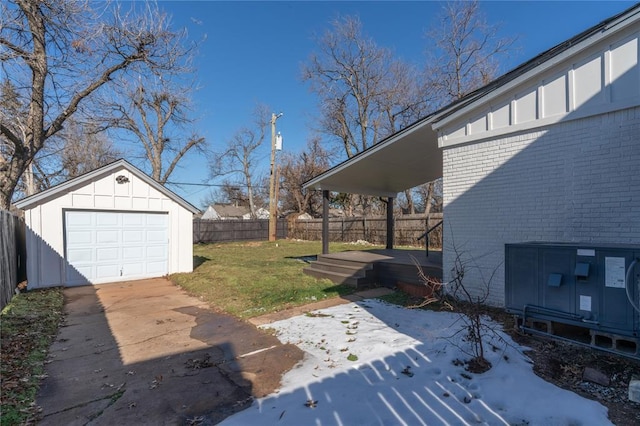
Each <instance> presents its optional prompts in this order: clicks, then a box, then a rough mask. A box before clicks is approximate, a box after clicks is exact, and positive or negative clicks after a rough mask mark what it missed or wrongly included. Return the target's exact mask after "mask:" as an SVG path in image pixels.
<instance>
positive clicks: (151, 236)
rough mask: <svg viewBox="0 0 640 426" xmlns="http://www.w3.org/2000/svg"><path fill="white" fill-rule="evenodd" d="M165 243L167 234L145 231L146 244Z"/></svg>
mask: <svg viewBox="0 0 640 426" xmlns="http://www.w3.org/2000/svg"><path fill="white" fill-rule="evenodd" d="M165 241H167V233H166V232H165V231H157V230H153V231H147V242H149V243H164V242H165Z"/></svg>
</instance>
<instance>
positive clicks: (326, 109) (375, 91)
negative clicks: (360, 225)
mask: <svg viewBox="0 0 640 426" xmlns="http://www.w3.org/2000/svg"><path fill="white" fill-rule="evenodd" d="M332 25H333V27H332V29H331V30H330V31H327V32H326V33H325V34H324V36H323V37H321V38H319V39H318V41H317V42H318V49H319V53H317V54H314V55H312V56H311V57H310V59H309V62H308V64H307V65H306V66H305V68H304V70H303V79H304V80H305V81H307V82H309V83H310V87H311V90H312V91H313V92H314V93H315V94H316V95H318V97H319V101H320V102H319V103H320V110H321V118H320V121H319V126H320V129H319V130H320V131H321V132H322V133H325V134H328V135H330V136H331V137H333V138H334V140H336V141H338V142H339V145H340V146H341V147H342V149H343V151H344V153H345V155H346V156H347V158H350V157H352V156H353V155H355V154H357V153H358V152H360V151H363V150H365V149H367V148H368V147H370V146H372V145H373V144H375V143H377V142H379V141H380V140H381V139H383V138H384V137H386V136H388V135H390V134H393V133H395V132H397V131H398V130H400V129H401V128H403V127H405V126H407V125H408V124H410V123H412V122H414V121H416V120H418V119H419V118H420V117H422V116H423V115H424V113H425V112H426V111H427V110H428V108H429V105H430V102H429V98H428V96H427V95H426V94H425V91H424V83H423V78H422V76H421V75H420V73H418V72H417V71H416V68H415V67H414V66H412V65H410V64H409V63H405V62H403V61H401V60H398V59H395V58H394V57H393V54H392V52H391V51H390V50H389V49H386V48H383V47H380V46H378V45H376V43H375V42H374V41H373V40H372V39H370V38H367V37H366V36H365V35H364V34H363V32H362V25H361V23H360V20H359V19H358V18H357V17H352V16H347V17H341V18H338V19H336V20H334V21H333V22H332ZM405 197H406V200H407V203H408V206H409V208H410V210H411V211H413V210H414V208H413V204H414V203H413V199H412V194H411V192H410V191H407V192H406V193H405ZM351 198H352V200H350V203H349V204H350V205H352V206H354V205H358V204H359V205H360V207H361V209H362V211H364V212H368V211H369V210H371V209H372V208H375V207H376V203H375V202H373V201H372V200H371V199H370V198H368V197H351ZM356 198H358V199H356Z"/></svg>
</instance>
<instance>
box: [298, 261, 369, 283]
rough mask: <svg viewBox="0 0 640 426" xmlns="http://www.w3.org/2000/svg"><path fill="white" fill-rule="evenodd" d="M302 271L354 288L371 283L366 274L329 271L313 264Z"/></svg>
mask: <svg viewBox="0 0 640 426" xmlns="http://www.w3.org/2000/svg"><path fill="white" fill-rule="evenodd" d="M303 271H304V273H305V274H307V275H310V276H312V277H316V278H327V279H328V280H330V281H331V282H333V283H335V284H345V285H348V286H350V287H354V288H363V287H368V286H370V285H371V284H372V283H371V281H370V280H369V279H368V278H367V277H366V276H358V275H353V274H344V273H340V272H330V271H326V270H323V269H316V268H315V266H314V264H313V263H312V264H311V265H309V266H307V267H306V268H304V269H303Z"/></svg>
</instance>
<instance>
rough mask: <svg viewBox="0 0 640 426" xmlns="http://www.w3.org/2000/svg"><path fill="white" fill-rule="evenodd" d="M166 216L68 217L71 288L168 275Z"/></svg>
mask: <svg viewBox="0 0 640 426" xmlns="http://www.w3.org/2000/svg"><path fill="white" fill-rule="evenodd" d="M168 234H169V233H168V215H167V214H158V213H146V212H144V213H143V212H109V211H74V210H70V211H66V212H65V247H66V250H65V260H66V262H65V267H66V274H65V278H66V283H67V285H80V284H100V283H105V282H112V281H123V280H131V279H141V278H150V277H158V276H162V275H166V274H167V272H168V241H169V236H168Z"/></svg>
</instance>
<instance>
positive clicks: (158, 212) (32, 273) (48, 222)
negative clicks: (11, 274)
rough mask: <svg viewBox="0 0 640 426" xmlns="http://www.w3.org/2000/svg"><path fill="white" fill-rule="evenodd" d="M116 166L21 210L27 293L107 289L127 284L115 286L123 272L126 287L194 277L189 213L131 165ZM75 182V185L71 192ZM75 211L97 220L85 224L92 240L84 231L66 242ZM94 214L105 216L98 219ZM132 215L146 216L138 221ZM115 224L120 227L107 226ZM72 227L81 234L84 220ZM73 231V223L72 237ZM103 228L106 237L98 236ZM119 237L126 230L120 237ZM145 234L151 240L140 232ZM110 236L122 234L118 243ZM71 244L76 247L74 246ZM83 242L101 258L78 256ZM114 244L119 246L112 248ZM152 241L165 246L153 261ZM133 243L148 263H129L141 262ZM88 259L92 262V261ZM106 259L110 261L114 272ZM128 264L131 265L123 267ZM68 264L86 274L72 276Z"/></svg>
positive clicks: (91, 253)
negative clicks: (105, 285)
mask: <svg viewBox="0 0 640 426" xmlns="http://www.w3.org/2000/svg"><path fill="white" fill-rule="evenodd" d="M115 164H116V165H115V166H112V167H111V168H109V166H107V167H106V168H105V169H104V171H103V172H100V170H98V173H95V174H93V175H91V173H90V174H88V175H89V176H90V178H83V177H79V178H76V179H75V180H72V181H70V182H71V183H70V184H69V185H68V186H67V187H66V188H64V190H58V191H56V188H52V189H51V190H50V194H47V193H46V191H45V192H44V194H46V196H42V197H41V198H40V199H37V200H36V201H34V202H33V203H32V204H30V205H28V208H25V222H26V224H27V235H26V239H27V254H28V255H27V276H28V284H27V285H28V288H29V289H33V288H43V287H53V286H61V285H79V284H81V283H83V282H84V283H88V282H107V280H108V278H107V277H114V278H115V279H114V281H115V280H120V279H124V278H120V277H121V276H120V270H122V277H126V278H128V279H137V278H145V277H158V276H163V275H166V274H173V273H177V272H191V271H192V269H193V240H192V239H193V236H192V226H193V225H192V224H193V212H192V211H191V210H190V209H187V208H185V207H184V206H183V205H181V204H180V203H179V202H177V201H176V200H175V199H174V197H173V195H172V194H171V193H169V192H167V191H164V190H163V188H161V187H158V186H157V184H155V182H151V183H149V181H150V179H146V178H145V176H144V175H143V174H142V172H139V171H137V169H135V168H134V167H133V166H131V165H130V164H128V163H126V162H122V161H121V162H119V163H115ZM74 181H75V182H78V183H77V184H73V182H74ZM119 182H122V183H119ZM37 196H38V195H36V196H35V197H37ZM80 211H84V212H94V213H92V214H91V215H89V216H87V217H85V218H83V219H82V220H85V221H86V220H91V221H92V222H91V223H92V224H94V223H95V225H96V227H97V228H96V231H95V233H89V232H88V229H85V231H87V232H84V233H83V232H79V233H78V234H77V235H73V236H69V235H68V234H67V232H69V231H70V230H69V229H68V225H69V224H68V220H67V218H66V214H67V213H70V212H80ZM95 212H102V213H108V214H101V215H97V213H95ZM137 213H143V215H142V216H137V215H136V214H137ZM112 214H114V216H112ZM116 219H117V220H118V221H119V222H117V223H111V222H112V221H115V220H116ZM77 220H78V224H76V225H77V226H80V222H81V221H82V220H81V219H80V218H77ZM143 220H144V222H142V221H143ZM155 220H162V221H163V225H162V231H158V230H157V229H156V230H153V229H152V228H153V227H152V226H151V225H152V222H153V221H155ZM72 222H73V219H72ZM76 225H74V224H73V223H72V227H71V230H73V227H74V226H76ZM150 226H151V228H149V227H150ZM154 226H155V225H154ZM101 228H104V229H107V230H109V231H108V232H102V231H100V229H101ZM118 229H119V231H117V230H118ZM123 229H124V230H126V232H124V234H123V233H122V232H123V231H122V230H123ZM142 229H147V231H148V232H142V231H141V230H142ZM77 230H78V229H76V231H77ZM74 232H75V231H74ZM114 232H120V234H117V235H118V236H117V237H116V236H114V235H116V234H114ZM69 238H71V240H72V241H71V249H72V252H71V253H67V249H68V248H69V246H68V245H67V240H69ZM73 238H78V240H77V241H75V242H74V241H73ZM83 238H84V239H85V240H86V239H91V241H93V242H95V243H96V244H97V247H99V250H98V249H97V248H96V249H95V250H93V251H87V250H84V251H83V250H80V249H79V248H81V247H82V246H81V244H82V241H83ZM112 238H118V239H117V240H113V241H112V240H111V239H112ZM154 238H158V239H162V240H163V241H165V246H164V249H163V251H162V253H163V255H162V256H160V255H158V250H160V249H159V248H158V247H155V246H150V245H149V244H150V242H151V241H152V240H153V239H154ZM137 240H141V241H143V242H144V244H143V245H144V246H145V247H146V248H145V250H146V253H145V255H148V256H150V257H149V260H148V261H146V262H140V261H139V259H138V260H132V259H134V258H135V257H136V256H139V255H141V251H140V250H141V249H140V247H141V245H140V244H138V243H137V242H136V241H137ZM93 242H92V244H93ZM118 244H124V246H122V247H121V251H117V250H114V247H115V246H117V245H118ZM76 249H78V251H77V252H76V251H75V250H76ZM74 256H75V257H74ZM88 257H91V259H92V260H91V261H89V260H88ZM110 257H114V258H113V259H111V261H112V263H111V264H110V263H109V262H110V261H109V260H108V259H109V258H110ZM156 257H158V258H159V257H162V259H161V260H159V259H158V258H156ZM125 258H128V259H130V260H131V261H130V262H124V263H123V262H121V260H123V259H124V260H126V259H125ZM83 259H85V260H83ZM68 260H72V264H73V265H74V266H73V268H76V269H81V270H82V271H84V272H82V273H79V272H76V273H75V274H74V273H71V272H70V271H69V268H68V266H67V265H68V263H69V262H68ZM93 261H96V262H98V263H97V264H96V265H95V266H91V268H89V266H88V264H89V263H91V262H93ZM83 262H85V263H83ZM121 263H122V265H120V264H121ZM81 275H82V277H81Z"/></svg>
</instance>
